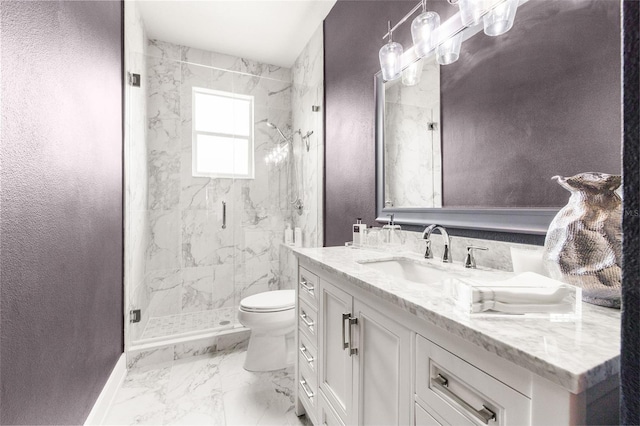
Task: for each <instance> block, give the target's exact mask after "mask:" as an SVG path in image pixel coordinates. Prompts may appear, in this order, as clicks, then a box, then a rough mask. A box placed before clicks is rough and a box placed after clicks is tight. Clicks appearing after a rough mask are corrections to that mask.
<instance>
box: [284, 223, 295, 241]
mask: <svg viewBox="0 0 640 426" xmlns="http://www.w3.org/2000/svg"><path fill="white" fill-rule="evenodd" d="M284 243H285V244H286V245H289V246H292V245H293V230H292V229H291V225H289V224H288V223H287V227H286V228H285V230H284Z"/></svg>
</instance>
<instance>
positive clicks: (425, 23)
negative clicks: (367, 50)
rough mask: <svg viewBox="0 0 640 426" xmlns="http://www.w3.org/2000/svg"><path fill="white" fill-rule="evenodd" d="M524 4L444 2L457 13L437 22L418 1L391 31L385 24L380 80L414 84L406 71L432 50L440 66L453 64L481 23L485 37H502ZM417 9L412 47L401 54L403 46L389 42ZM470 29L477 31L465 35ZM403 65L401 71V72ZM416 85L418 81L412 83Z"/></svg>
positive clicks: (508, 0) (476, 0)
mask: <svg viewBox="0 0 640 426" xmlns="http://www.w3.org/2000/svg"><path fill="white" fill-rule="evenodd" d="M527 1H528V0H447V2H448V3H449V4H452V5H457V6H459V8H460V12H459V13H457V14H455V15H454V16H452V17H451V18H449V19H447V20H446V21H445V22H443V23H440V15H438V14H437V13H436V12H430V11H427V6H426V0H420V3H418V4H417V5H416V6H414V7H413V9H411V11H409V13H407V14H406V15H405V16H404V18H402V19H401V20H400V21H399V22H398V23H397V24H396V25H394V26H393V28H391V22H387V27H388V30H389V31H388V32H387V33H386V34H385V35H384V36H383V37H382V39H383V40H384V39H386V38H387V37H388V38H389V42H388V43H387V44H386V45H384V46H383V47H382V49H380V53H379V57H380V68H381V70H382V78H383V80H385V81H390V80H395V79H396V78H398V77H400V75H402V82H403V84H405V85H411V84H412V82H413V81H414V78H413V75H414V70H413V69H409V68H411V67H412V66H413V63H414V62H415V61H416V60H417V59H420V58H423V57H425V56H427V55H430V54H431V53H432V52H434V51H435V54H436V60H437V61H438V63H439V64H440V65H447V64H452V63H454V62H455V61H457V60H458V58H459V57H460V47H461V45H462V41H463V39H466V38H465V37H467V38H468V37H470V36H471V35H473V34H475V31H477V30H478V27H477V26H478V25H479V24H480V22H483V23H484V32H485V34H487V35H489V36H498V35H501V34H504V33H506V32H507V31H509V30H510V29H511V27H512V26H513V21H514V19H515V16H516V9H517V8H518V6H519V5H521V4H523V3H526V2H527ZM420 9H422V13H421V14H420V15H418V16H417V17H416V18H415V19H414V20H413V22H412V23H411V36H412V38H413V43H414V45H413V47H412V48H411V49H409V50H408V51H407V52H406V54H404V55H403V53H404V50H403V48H402V46H401V45H400V44H399V43H395V42H393V40H392V34H393V31H395V30H396V29H397V28H398V27H399V26H400V25H402V24H403V23H404V22H405V21H406V20H407V19H409V17H411V16H412V15H413V14H414V13H415V12H416V11H418V10H420ZM470 27H476V28H473V29H471V30H470V31H468V32H465V30H466V29H468V28H470ZM463 33H464V34H467V35H466V36H465V35H463ZM469 34H470V35H469ZM403 64H404V68H405V70H404V71H402V68H403ZM418 78H419V77H418ZM416 83H417V81H416V82H415V83H413V84H416Z"/></svg>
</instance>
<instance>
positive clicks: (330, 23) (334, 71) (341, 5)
mask: <svg viewBox="0 0 640 426" xmlns="http://www.w3.org/2000/svg"><path fill="white" fill-rule="evenodd" d="M414 5H415V2H413V1H349V0H343V1H338V2H337V3H336V4H335V6H334V7H333V9H331V12H330V13H329V15H328V16H327V18H326V19H325V21H324V78H325V188H324V191H325V192H324V244H325V246H334V245H344V243H345V241H351V239H352V238H351V237H352V234H351V224H353V223H355V220H356V218H358V217H361V218H362V219H363V222H364V223H368V224H373V223H375V218H376V211H375V199H376V198H375V197H376V194H375V190H376V182H375V163H376V159H375V152H376V148H375V135H374V126H375V102H374V98H373V88H374V80H373V76H374V75H375V73H377V72H378V70H379V68H380V63H379V62H378V51H379V50H380V47H382V40H381V37H382V35H383V34H384V33H385V29H386V27H387V20H389V19H390V20H392V21H393V22H398V20H399V19H400V18H402V16H404V14H405V13H406V12H407V11H408V10H410V9H411V8H412V7H413V6H414Z"/></svg>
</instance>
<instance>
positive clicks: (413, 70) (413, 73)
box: [402, 59, 424, 86]
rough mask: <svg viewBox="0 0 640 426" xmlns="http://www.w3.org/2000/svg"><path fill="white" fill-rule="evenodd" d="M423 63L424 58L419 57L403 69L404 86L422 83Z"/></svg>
mask: <svg viewBox="0 0 640 426" xmlns="http://www.w3.org/2000/svg"><path fill="white" fill-rule="evenodd" d="M423 64H424V62H423V61H422V59H418V60H417V61H415V62H414V63H412V64H411V65H409V66H408V67H407V68H405V69H404V71H402V84H403V85H404V86H415V85H416V84H418V83H420V77H421V76H422V67H423Z"/></svg>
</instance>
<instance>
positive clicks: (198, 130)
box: [192, 87, 254, 179]
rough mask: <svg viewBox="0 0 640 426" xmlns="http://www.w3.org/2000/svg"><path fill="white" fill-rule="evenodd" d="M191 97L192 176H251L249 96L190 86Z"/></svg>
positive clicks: (251, 138)
mask: <svg viewBox="0 0 640 426" xmlns="http://www.w3.org/2000/svg"><path fill="white" fill-rule="evenodd" d="M192 99H193V105H192V106H193V109H192V111H193V117H192V118H193V119H192V123H193V124H192V126H193V127H192V129H193V132H192V133H193V140H192V155H193V163H192V175H193V176H204V177H214V178H235V179H253V178H254V158H253V96H247V95H239V94H236V93H230V92H222V91H219V90H210V89H203V88H199V87H194V88H193V96H192Z"/></svg>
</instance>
